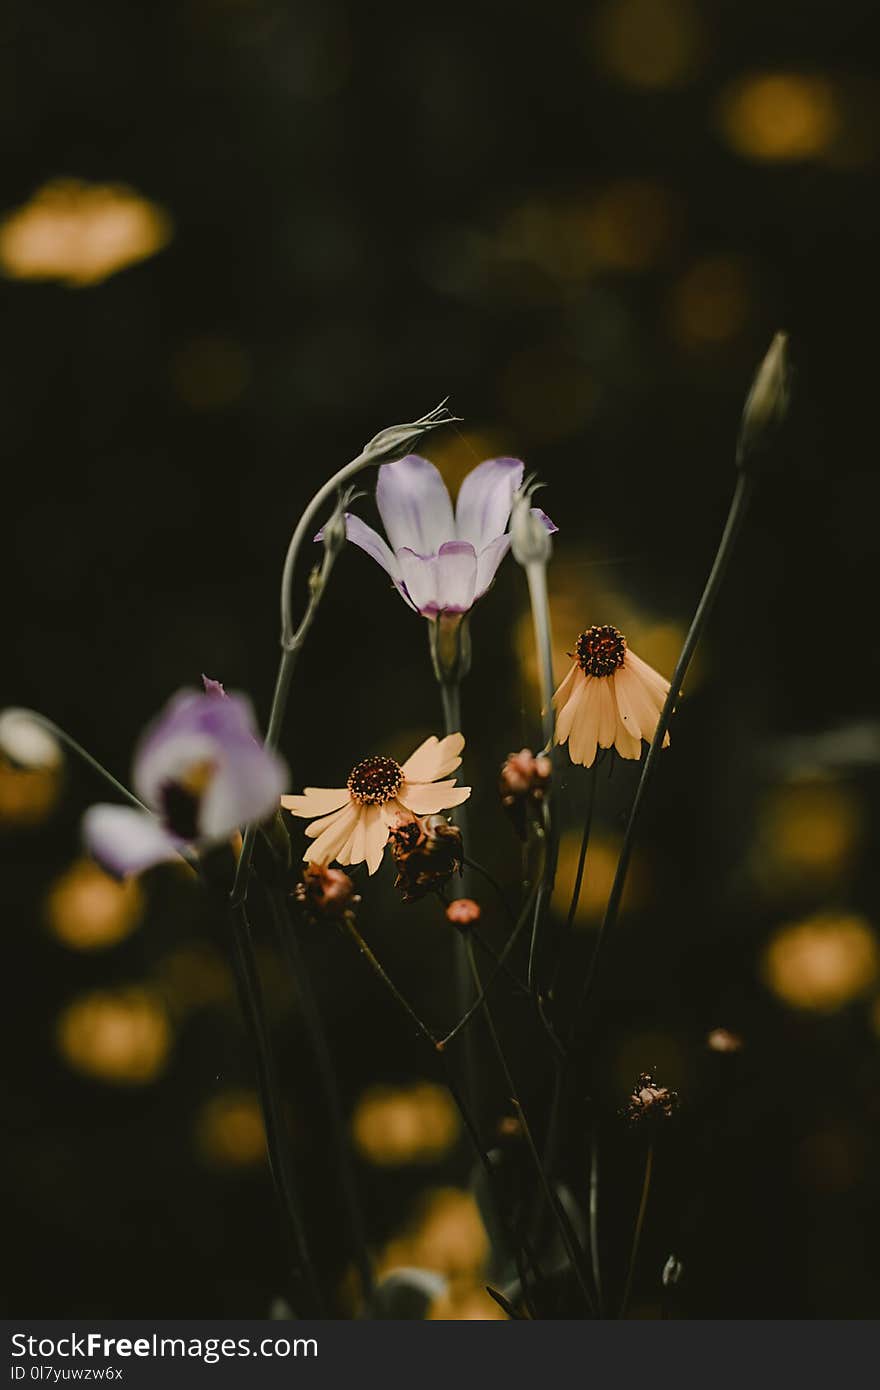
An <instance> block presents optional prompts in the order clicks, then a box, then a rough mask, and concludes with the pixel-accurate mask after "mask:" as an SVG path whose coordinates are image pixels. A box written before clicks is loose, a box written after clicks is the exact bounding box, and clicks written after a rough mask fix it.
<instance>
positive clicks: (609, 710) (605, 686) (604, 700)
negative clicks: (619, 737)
mask: <svg viewBox="0 0 880 1390" xmlns="http://www.w3.org/2000/svg"><path fill="white" fill-rule="evenodd" d="M595 680H596V684H597V685H598V687H599V730H598V738H599V747H600V748H610V747H611V745H612V744H613V742H614V735H615V734H616V733H617V702H616V700H615V699H614V687H613V685H612V684H611V678H610V676H596V677H595Z"/></svg>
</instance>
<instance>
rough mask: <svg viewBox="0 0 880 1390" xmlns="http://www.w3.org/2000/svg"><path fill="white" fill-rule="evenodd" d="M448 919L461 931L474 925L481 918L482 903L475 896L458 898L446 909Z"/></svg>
mask: <svg viewBox="0 0 880 1390" xmlns="http://www.w3.org/2000/svg"><path fill="white" fill-rule="evenodd" d="M446 918H447V921H449V922H451V923H452V925H453V926H454V927H458V928H459V929H460V930H461V931H466V930H467V928H468V927H472V926H474V924H475V923H477V922H479V920H480V904H479V903H475V902H474V900H473V898H456V899H455V900H454V901H453V902H451V903H450V904H449V906H448V907H447V909H446Z"/></svg>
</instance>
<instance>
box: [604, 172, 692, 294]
mask: <svg viewBox="0 0 880 1390" xmlns="http://www.w3.org/2000/svg"><path fill="white" fill-rule="evenodd" d="M679 223H680V217H679V212H678V208H677V206H676V204H675V201H674V199H673V197H672V194H671V193H670V192H669V190H668V189H667V188H664V186H663V184H661V183H657V182H656V181H655V180H653V179H621V180H620V181H619V182H617V183H612V184H609V186H608V187H607V188H605V189H602V190H601V191H600V192H598V193H597V194H596V195H595V197H594V198H593V199H592V200H591V201H590V203H589V204H588V206H587V208H586V211H585V214H584V222H583V235H584V239H585V244H586V246H587V248H588V249H589V252H590V256H591V259H592V261H593V264H594V265H597V266H600V267H601V268H603V269H607V270H623V271H639V270H647V269H648V268H649V267H650V266H653V265H656V264H657V262H658V261H660V260H662V258H663V256H664V255H665V254H666V253H667V251H668V250H669V249H670V247H671V246H672V245H673V244H674V242H675V238H676V235H677V233H678V230H679Z"/></svg>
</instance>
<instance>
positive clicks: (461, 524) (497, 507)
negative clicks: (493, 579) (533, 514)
mask: <svg viewBox="0 0 880 1390" xmlns="http://www.w3.org/2000/svg"><path fill="white" fill-rule="evenodd" d="M524 471H525V468H524V465H523V463H522V462H521V461H520V460H519V459H513V458H497V459H486V460H485V461H484V462H483V463H481V464H478V465H477V467H476V468H474V469H472V470H471V472H470V473H468V475H467V477H466V478H465V480H464V482H463V483H462V485H461V488H460V490H459V494H458V501H457V502H456V504H455V533H456V535H457V536H458V539H459V540H460V541H470V543H471V545H472V546H473V547H474V549H475V550H476V551H477V552H479V551H481V550H484V549H485V548H486V546H487V545H489V543H490V541H494V540H496V539H497V538H498V537H499V536H500V535H501V533H502V532H503V531H504V528H505V527H506V525H507V522H508V518H509V517H510V508H511V505H512V503H513V494H514V493H515V492H516V490H517V488H518V487H519V485H520V483H521V482H522V478H523V473H524Z"/></svg>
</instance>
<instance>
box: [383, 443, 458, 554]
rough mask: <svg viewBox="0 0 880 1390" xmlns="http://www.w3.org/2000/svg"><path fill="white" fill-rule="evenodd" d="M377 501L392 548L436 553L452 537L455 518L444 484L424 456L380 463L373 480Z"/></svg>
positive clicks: (412, 455)
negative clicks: (376, 477)
mask: <svg viewBox="0 0 880 1390" xmlns="http://www.w3.org/2000/svg"><path fill="white" fill-rule="evenodd" d="M376 505H377V506H378V508H379V515H380V516H381V518H382V524H383V526H384V527H385V531H386V534H387V536H388V539H389V541H390V542H391V545H392V548H393V549H394V550H395V551H400V550H402V549H403V548H404V547H406V548H407V549H408V550H413V551H415V553H416V555H435V554H436V553H437V551H438V550H439V549H440V547H441V545H442V544H443V542H444V541H451V540H454V539H455V534H456V532H455V521H454V519H453V515H452V503H451V502H450V500H449V493H448V492H447V491H446V484H445V483H444V481H443V479H442V478H441V476H440V474H439V473H438V471H437V469H436V468H435V467H434V465H433V463H429V462H428V460H427V459H423V458H420V457H419V456H418V454H407V456H406V458H402V459H398V460H397V461H396V462H395V463H383V464H382V467H381V468H380V469H379V478H378V481H377V483H376Z"/></svg>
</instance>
